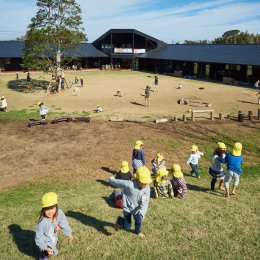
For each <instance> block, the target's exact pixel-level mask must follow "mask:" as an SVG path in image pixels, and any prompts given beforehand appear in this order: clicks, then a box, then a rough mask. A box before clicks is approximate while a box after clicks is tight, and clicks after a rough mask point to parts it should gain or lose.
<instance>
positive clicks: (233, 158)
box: [219, 142, 243, 198]
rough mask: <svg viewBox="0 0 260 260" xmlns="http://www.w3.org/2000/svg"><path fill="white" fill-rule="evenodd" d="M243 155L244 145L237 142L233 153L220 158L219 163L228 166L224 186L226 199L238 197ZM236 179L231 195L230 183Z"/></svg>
mask: <svg viewBox="0 0 260 260" xmlns="http://www.w3.org/2000/svg"><path fill="white" fill-rule="evenodd" d="M241 153H242V144H241V143H239V142H237V143H235V144H234V147H233V150H232V153H228V154H227V155H226V156H225V157H224V156H223V157H222V158H219V162H221V163H225V164H226V165H227V172H226V174H225V177H224V185H225V190H226V197H228V198H229V195H236V189H237V186H238V184H239V178H240V175H241V174H242V168H241V164H242V162H243V158H242V156H241ZM232 178H234V185H233V189H232V191H231V193H230V194H229V182H230V181H231V180H232Z"/></svg>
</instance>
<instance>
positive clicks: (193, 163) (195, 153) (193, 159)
mask: <svg viewBox="0 0 260 260" xmlns="http://www.w3.org/2000/svg"><path fill="white" fill-rule="evenodd" d="M203 155H204V154H203V153H202V152H200V151H199V150H198V146H197V145H195V144H193V145H192V146H191V155H190V157H189V159H188V161H187V164H188V165H190V167H191V172H190V174H191V176H196V177H197V178H199V179H200V174H199V170H198V162H199V159H200V158H201V156H203Z"/></svg>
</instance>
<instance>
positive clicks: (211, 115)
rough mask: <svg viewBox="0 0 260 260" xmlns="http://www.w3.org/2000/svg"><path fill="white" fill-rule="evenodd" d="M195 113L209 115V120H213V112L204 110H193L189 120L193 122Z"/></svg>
mask: <svg viewBox="0 0 260 260" xmlns="http://www.w3.org/2000/svg"><path fill="white" fill-rule="evenodd" d="M197 113H209V114H210V120H214V110H210V109H206V110H193V111H192V112H191V120H192V121H195V114H197Z"/></svg>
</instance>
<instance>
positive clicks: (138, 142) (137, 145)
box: [135, 140, 143, 150]
mask: <svg viewBox="0 0 260 260" xmlns="http://www.w3.org/2000/svg"><path fill="white" fill-rule="evenodd" d="M142 144H143V142H142V141H141V140H137V141H136V142H135V149H137V150H140V148H141V145H142Z"/></svg>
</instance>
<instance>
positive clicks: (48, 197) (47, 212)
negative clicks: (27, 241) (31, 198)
mask: <svg viewBox="0 0 260 260" xmlns="http://www.w3.org/2000/svg"><path fill="white" fill-rule="evenodd" d="M57 203H58V197H57V194H56V193H54V192H48V193H45V194H44V195H43V197H42V210H41V213H40V217H39V221H38V224H37V226H36V234H35V243H36V245H37V246H38V247H39V249H40V251H41V256H40V259H42V260H47V259H48V256H49V255H55V256H56V255H58V249H57V243H58V231H59V230H60V229H61V230H62V231H63V233H64V234H65V235H66V236H67V237H68V240H69V242H70V241H72V240H73V236H72V232H71V228H70V226H69V224H68V221H67V218H66V216H65V214H64V212H63V211H62V210H61V209H59V208H58V205H57Z"/></svg>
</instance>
